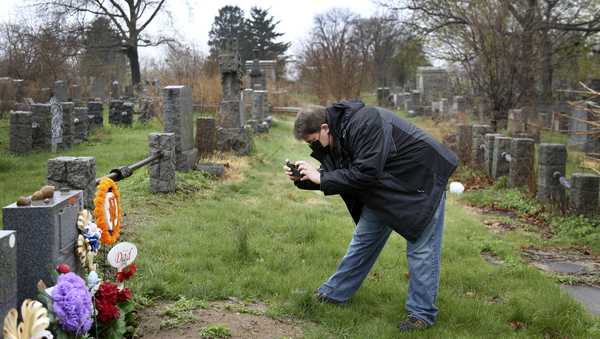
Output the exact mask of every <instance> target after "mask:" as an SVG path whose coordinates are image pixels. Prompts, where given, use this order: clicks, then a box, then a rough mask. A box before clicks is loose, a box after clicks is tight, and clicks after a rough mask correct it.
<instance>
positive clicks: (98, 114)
mask: <svg viewBox="0 0 600 339" xmlns="http://www.w3.org/2000/svg"><path fill="white" fill-rule="evenodd" d="M87 107H88V116H89V127H90V130H93V129H96V128H102V126H103V125H104V115H103V114H102V109H103V107H102V102H100V101H90V102H88V105H87Z"/></svg>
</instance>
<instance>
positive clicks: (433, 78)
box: [417, 67, 449, 106]
mask: <svg viewBox="0 0 600 339" xmlns="http://www.w3.org/2000/svg"><path fill="white" fill-rule="evenodd" d="M448 83H449V76H448V71H447V70H445V69H443V68H438V67H417V90H418V91H419V92H420V93H421V95H422V97H421V101H422V104H423V106H431V102H432V101H433V100H438V99H441V98H443V97H446V96H447V95H448V88H449V86H448Z"/></svg>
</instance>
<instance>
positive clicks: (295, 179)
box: [283, 160, 300, 181]
mask: <svg viewBox="0 0 600 339" xmlns="http://www.w3.org/2000/svg"><path fill="white" fill-rule="evenodd" d="M287 161H288V160H286V162H287ZM283 170H284V171H285V175H287V177H288V178H289V179H290V180H292V181H298V180H300V177H295V176H294V175H293V174H292V170H291V169H290V168H289V167H287V165H283Z"/></svg>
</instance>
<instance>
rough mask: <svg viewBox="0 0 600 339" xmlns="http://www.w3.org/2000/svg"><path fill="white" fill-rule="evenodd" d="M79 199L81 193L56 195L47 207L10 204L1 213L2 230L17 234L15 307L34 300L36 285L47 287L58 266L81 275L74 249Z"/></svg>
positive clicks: (70, 192)
mask: <svg viewBox="0 0 600 339" xmlns="http://www.w3.org/2000/svg"><path fill="white" fill-rule="evenodd" d="M82 199H83V193H82V192H81V191H66V192H60V191H56V192H54V197H53V198H52V199H50V201H49V202H48V203H44V202H42V201H38V202H33V203H32V205H31V206H17V205H16V204H15V203H13V204H10V205H8V206H6V207H4V208H3V209H2V221H3V223H4V229H5V230H14V231H16V237H17V240H16V243H17V304H18V305H20V304H21V303H22V302H23V300H25V299H27V298H32V299H35V298H36V296H37V286H36V285H37V282H38V281H40V280H43V281H44V282H45V283H46V284H48V285H49V284H50V283H51V282H52V281H53V278H52V275H51V270H52V269H53V268H54V267H56V266H57V265H58V264H61V263H65V264H67V265H69V266H70V267H71V270H72V271H74V272H79V271H80V269H79V268H80V267H81V265H80V264H79V259H78V258H77V256H76V254H75V246H76V243H77V236H78V234H79V232H78V231H77V217H78V215H79V212H80V211H81V209H82V206H83V200H82ZM3 278H4V277H3Z"/></svg>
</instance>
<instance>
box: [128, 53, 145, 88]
mask: <svg viewBox="0 0 600 339" xmlns="http://www.w3.org/2000/svg"><path fill="white" fill-rule="evenodd" d="M127 58H128V59H129V67H130V70H131V85H132V87H133V88H135V87H136V86H137V85H138V84H139V83H140V82H141V81H142V76H141V72H140V58H139V55H138V47H137V44H134V45H133V46H131V45H130V46H128V48H127Z"/></svg>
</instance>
